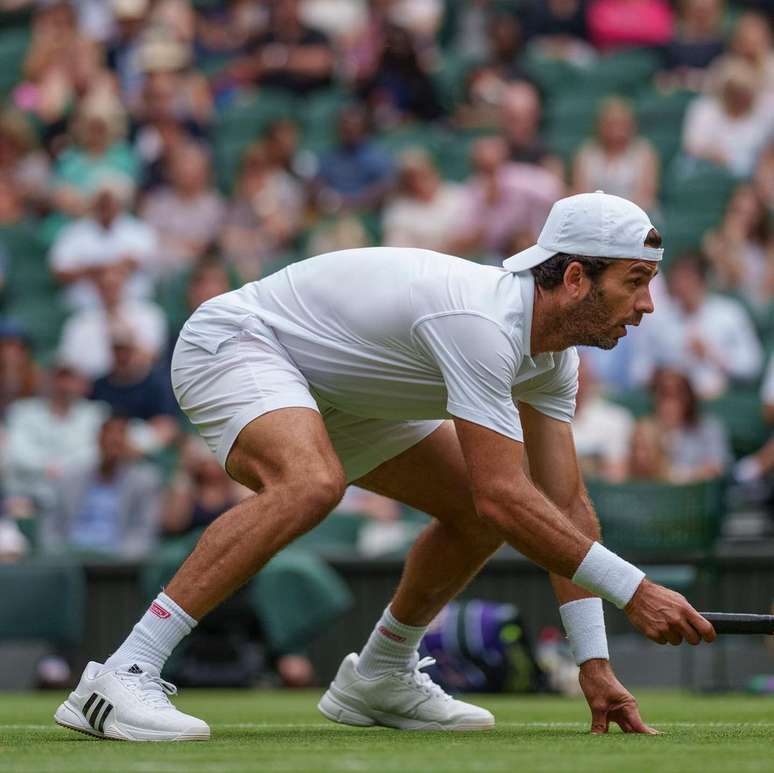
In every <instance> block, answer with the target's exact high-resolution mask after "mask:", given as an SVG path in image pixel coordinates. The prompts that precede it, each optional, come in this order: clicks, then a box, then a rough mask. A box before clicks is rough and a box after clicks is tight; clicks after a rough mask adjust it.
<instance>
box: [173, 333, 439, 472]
mask: <svg viewBox="0 0 774 773" xmlns="http://www.w3.org/2000/svg"><path fill="white" fill-rule="evenodd" d="M213 348H215V347H213ZM172 388H173V389H174V392H175V397H176V398H177V401H178V403H179V404H180V408H181V409H182V410H183V412H184V413H185V415H186V416H187V417H188V418H189V419H190V421H191V423H192V424H193V425H194V426H195V427H196V429H197V430H198V431H199V433H200V434H201V436H202V437H203V438H204V440H205V441H206V442H207V445H209V447H210V449H211V450H212V451H213V453H214V454H215V455H216V456H217V458H218V461H219V462H220V464H221V465H222V466H223V467H225V466H226V459H227V458H228V455H229V452H230V451H231V447H232V446H233V445H234V441H235V440H236V438H237V435H238V434H239V433H240V432H241V431H242V429H244V427H245V426H247V424H249V423H250V422H251V421H252V420H253V419H257V418H258V417H259V416H263V414H265V413H268V412H269V411H276V410H277V409H278V408H299V407H300V408H312V409H313V410H315V411H318V412H319V413H321V415H322V418H323V421H324V422H325V427H326V429H327V430H328V434H329V436H330V439H331V443H332V444H333V448H334V449H335V451H336V454H337V455H338V457H339V459H340V460H341V464H342V466H343V467H344V472H345V473H346V476H347V481H348V482H349V481H353V480H356V479H357V478H360V477H361V476H363V475H365V474H366V473H367V472H370V471H371V470H373V469H374V468H376V467H378V466H379V465H380V464H382V462H386V461H387V460H388V459H392V458H393V457H394V456H397V455H398V454H400V453H401V452H403V451H405V450H406V449H408V448H411V447H412V446H414V445H416V444H417V443H418V442H419V441H420V440H422V439H423V438H425V437H427V436H428V435H430V434H431V433H432V432H434V431H435V430H436V429H437V428H438V427H439V426H440V425H441V424H442V423H443V422H442V421H435V420H419V421H418V420H406V421H395V420H387V419H366V418H363V417H362V416H353V415H352V414H348V413H345V412H343V411H340V410H338V409H337V408H333V407H331V406H325V405H322V406H321V405H318V403H317V401H316V400H315V398H314V397H313V395H312V393H311V391H310V388H309V384H308V383H307V381H306V379H305V378H304V375H303V374H302V373H301V371H300V370H299V369H298V368H297V367H296V366H295V364H294V363H293V361H292V360H291V359H290V356H289V355H288V353H287V351H286V350H285V349H284V347H283V346H282V344H281V343H280V342H279V341H278V340H277V338H276V336H275V335H274V332H273V331H272V330H271V328H269V327H267V326H266V325H264V324H262V323H261V322H260V321H258V320H257V319H255V318H252V319H251V320H250V329H249V330H241V331H240V332H239V333H238V334H236V335H234V336H233V337H231V338H228V339H226V340H225V341H222V342H221V343H220V344H218V345H217V349H216V350H215V351H214V352H210V351H208V350H207V349H204V348H202V347H201V346H198V345H196V344H193V343H191V342H189V341H186V340H184V339H183V338H179V339H178V341H177V345H176V346H175V351H174V353H173V355H172Z"/></svg>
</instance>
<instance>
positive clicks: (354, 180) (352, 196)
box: [316, 105, 395, 211]
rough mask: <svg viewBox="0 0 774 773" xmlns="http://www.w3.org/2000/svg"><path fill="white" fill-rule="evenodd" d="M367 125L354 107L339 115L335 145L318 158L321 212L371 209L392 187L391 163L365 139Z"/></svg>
mask: <svg viewBox="0 0 774 773" xmlns="http://www.w3.org/2000/svg"><path fill="white" fill-rule="evenodd" d="M367 122H368V117H367V115H366V112H365V110H363V109H362V108H361V107H358V106H355V105H350V106H348V107H345V108H344V109H343V110H342V111H341V112H340V113H339V117H338V136H339V144H338V146H337V147H335V148H333V149H331V150H330V151H328V152H327V153H324V154H323V155H322V156H321V157H320V168H319V171H318V175H317V180H316V187H317V197H318V201H319V202H320V204H321V206H322V209H323V210H325V211H336V210H337V209H339V207H342V208H344V209H372V208H374V207H376V206H378V205H379V204H381V202H382V199H383V198H384V195H385V194H386V193H387V192H388V190H389V188H390V186H391V185H392V183H393V179H394V176H395V169H394V163H393V160H392V158H391V157H390V155H389V153H387V152H386V151H385V150H382V149H381V148H379V147H378V146H377V145H375V144H374V143H373V142H372V141H371V140H370V139H369V137H368V124H367Z"/></svg>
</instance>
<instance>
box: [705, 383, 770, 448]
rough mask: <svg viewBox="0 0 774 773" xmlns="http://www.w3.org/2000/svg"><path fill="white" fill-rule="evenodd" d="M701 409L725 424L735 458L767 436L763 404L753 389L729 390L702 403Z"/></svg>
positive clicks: (758, 444)
mask: <svg viewBox="0 0 774 773" xmlns="http://www.w3.org/2000/svg"><path fill="white" fill-rule="evenodd" d="M703 408H704V410H706V411H707V412H709V413H712V414H714V415H716V416H717V417H718V418H719V419H721V420H722V421H723V423H724V424H725V425H726V429H727V430H728V433H729V436H730V439H731V447H732V449H733V451H734V454H735V455H736V456H737V457H739V456H744V455H746V454H751V453H753V452H754V451H757V450H758V449H759V448H760V447H761V446H762V445H763V444H764V443H765V442H766V440H767V438H768V436H769V430H768V428H767V427H766V424H765V423H764V421H763V405H762V404H761V398H760V395H759V393H758V391H757V390H756V389H743V388H739V387H736V388H733V389H730V390H729V391H728V392H726V394H724V395H723V396H722V397H719V398H717V399H716V400H709V401H707V402H705V403H704V404H703Z"/></svg>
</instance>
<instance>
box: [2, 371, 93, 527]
mask: <svg viewBox="0 0 774 773" xmlns="http://www.w3.org/2000/svg"><path fill="white" fill-rule="evenodd" d="M47 382H48V383H47V388H46V395H45V396H44V397H29V398H27V399H23V400H17V401H16V402H14V403H12V404H11V406H10V408H9V409H8V413H7V415H6V433H7V434H6V446H5V481H4V487H5V493H6V494H7V495H8V496H10V497H20V498H24V499H26V500H32V503H33V505H32V507H31V508H30V509H31V510H32V511H33V512H34V511H36V510H39V509H40V508H46V507H50V506H51V504H52V500H53V496H54V488H55V486H56V483H57V481H58V480H60V479H61V478H64V477H68V476H70V475H74V474H78V473H80V472H81V471H82V470H84V469H87V468H89V467H90V466H91V465H93V463H94V462H95V461H96V458H97V433H98V431H99V427H100V425H101V424H102V422H103V421H104V419H105V416H106V414H107V412H108V411H107V408H106V406H104V405H103V404H102V403H96V402H93V401H90V400H86V399H85V395H86V392H87V389H88V383H87V381H86V379H85V378H84V377H83V376H82V375H81V374H80V373H79V372H78V371H77V370H76V369H75V368H74V367H72V366H71V365H70V364H67V363H65V362H62V361H60V362H59V363H58V364H56V365H55V366H54V367H53V369H52V370H51V372H50V374H49V377H48V379H47Z"/></svg>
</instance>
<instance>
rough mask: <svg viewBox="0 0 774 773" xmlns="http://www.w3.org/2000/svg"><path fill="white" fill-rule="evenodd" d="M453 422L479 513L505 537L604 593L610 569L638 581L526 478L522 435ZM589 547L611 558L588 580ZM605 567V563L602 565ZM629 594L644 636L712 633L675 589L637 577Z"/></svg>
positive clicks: (617, 584) (615, 589) (611, 586)
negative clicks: (515, 436)
mask: <svg viewBox="0 0 774 773" xmlns="http://www.w3.org/2000/svg"><path fill="white" fill-rule="evenodd" d="M455 426H456V429H457V436H458V437H459V440H460V445H461V447H462V451H463V454H464V456H465V461H466V464H467V467H468V473H469V476H470V483H471V489H472V492H473V497H474V501H475V504H476V509H477V510H478V513H479V515H480V516H481V517H482V518H486V519H487V520H488V521H491V522H492V523H494V524H495V526H496V527H497V528H498V529H499V530H500V532H501V533H502V535H503V537H504V538H505V539H506V541H507V542H508V543H509V544H511V545H512V546H513V547H514V548H516V549H517V550H518V551H519V552H520V553H522V554H524V555H525V556H526V557H527V558H529V559H531V560H532V561H534V562H535V563H537V564H539V565H540V566H542V567H544V568H545V569H547V570H548V571H550V572H554V573H555V574H558V575H561V576H563V577H567V578H570V579H572V580H573V582H575V583H576V584H577V585H581V586H582V587H586V588H587V590H590V591H592V592H593V593H598V594H599V595H601V596H603V597H605V598H608V599H609V600H613V599H614V598H615V597H616V595H617V594H620V589H621V587H622V583H621V577H620V576H619V577H615V575H616V573H617V572H618V571H619V570H620V571H621V572H624V573H626V572H629V573H630V577H631V578H633V581H634V582H635V583H636V582H637V581H638V577H641V575H637V574H636V569H635V568H634V567H632V566H631V565H629V564H626V562H624V561H622V560H621V559H618V558H617V557H616V556H613V555H612V554H608V553H607V551H605V549H604V548H602V547H601V545H599V543H595V542H593V541H592V540H591V539H590V538H589V537H587V536H585V535H584V534H583V533H582V532H581V531H580V530H579V529H578V528H577V527H575V526H574V525H573V524H572V523H571V522H570V520H569V519H568V518H566V517H565V516H564V515H563V514H562V513H561V511H560V510H559V509H558V508H557V507H556V506H555V505H554V504H553V503H552V502H550V501H549V500H548V499H547V498H546V497H545V496H543V494H542V493H541V492H540V491H538V489H537V488H535V486H533V485H532V483H531V482H530V480H529V479H528V478H527V476H526V475H525V473H524V470H523V465H522V460H523V455H524V447H523V444H522V443H519V442H517V441H515V440H512V439H510V438H508V437H506V436H504V435H501V434H500V433H498V432H495V431H493V430H490V429H487V428H486V427H483V426H481V425H478V424H475V423H473V422H470V421H466V420H464V419H459V418H455ZM592 547H594V548H595V551H594V552H595V553H600V551H602V552H603V553H604V554H606V555H608V556H610V559H609V560H610V561H611V562H612V563H610V564H609V565H608V566H603V567H602V569H603V571H601V572H596V571H592V572H591V574H592V575H595V576H596V577H597V578H598V579H597V580H596V581H595V584H594V586H593V587H590V585H589V584H586V585H584V578H585V577H586V576H587V575H588V574H589V572H588V571H585V570H584V571H581V572H579V568H582V567H581V564H584V565H585V566H586V567H587V568H588V562H589V560H592V561H593V560H595V557H594V556H591V555H590V551H592ZM616 562H617V563H616ZM594 568H595V567H592V570H593V569H594ZM607 568H610V569H611V571H609V572H608V571H604V570H605V569H607ZM625 585H626V580H624V582H623V586H625ZM635 588H636V589H635ZM606 589H608V590H609V592H608V593H606V592H605V591H606ZM627 595H628V598H625V599H624V602H626V607H625V609H626V613H627V615H628V616H629V619H630V621H631V622H632V624H633V625H635V626H636V627H637V628H638V629H639V630H640V631H641V632H642V633H643V634H644V635H645V636H647V637H648V638H650V639H652V640H654V641H657V642H659V643H662V644H663V643H665V642H667V641H668V642H670V643H672V644H678V643H680V642H681V641H682V640H683V639H684V638H689V637H690V638H695V634H694V633H693V631H695V632H697V633H698V634H699V635H700V636H701V637H702V638H704V639H705V641H712V639H714V629H713V628H712V626H711V625H710V623H708V622H707V621H706V620H704V618H702V617H701V615H699V613H698V612H696V610H694V609H693V607H691V605H690V604H689V603H688V602H687V601H686V600H685V599H684V598H683V597H682V596H681V595H680V594H678V593H674V592H673V591H670V590H668V589H667V588H663V587H661V586H659V585H656V584H654V583H652V582H649V581H648V580H643V581H642V582H639V584H638V585H636V586H633V587H632V593H631V594H627Z"/></svg>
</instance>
